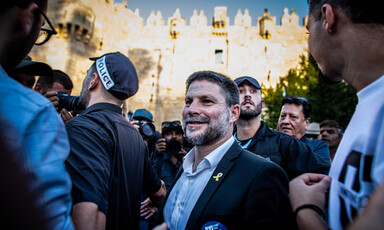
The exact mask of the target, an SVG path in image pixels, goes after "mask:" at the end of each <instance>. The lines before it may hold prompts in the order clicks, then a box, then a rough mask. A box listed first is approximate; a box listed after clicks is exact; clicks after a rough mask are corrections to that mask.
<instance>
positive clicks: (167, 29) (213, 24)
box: [31, 0, 308, 128]
mask: <svg viewBox="0 0 384 230" xmlns="http://www.w3.org/2000/svg"><path fill="white" fill-rule="evenodd" d="M127 7H129V5H127V4H126V2H124V3H119V4H113V3H112V0H111V1H110V0H51V1H49V11H48V16H49V17H50V18H52V21H53V22H54V24H55V27H56V28H57V30H58V32H59V34H58V35H57V36H55V37H53V38H51V40H50V41H49V42H48V43H47V44H45V45H44V46H41V47H34V49H33V50H32V52H31V56H32V58H33V59H34V60H36V61H43V62H46V63H48V64H50V65H51V66H52V67H53V68H55V69H61V70H63V71H65V72H66V73H68V74H69V75H70V76H71V78H72V80H73V81H74V85H75V89H74V91H73V94H74V95H78V94H79V93H80V91H81V86H82V80H83V79H84V77H85V76H86V71H87V69H88V68H89V67H90V65H91V64H92V62H91V61H90V60H89V59H88V58H89V57H95V56H99V55H102V54H104V53H107V52H114V51H120V52H121V53H123V54H125V55H127V56H128V57H129V58H130V59H131V60H132V62H133V63H134V64H135V67H136V69H137V72H138V76H139V81H140V88H139V92H138V93H137V94H136V95H135V96H134V97H132V98H130V99H128V100H127V108H128V110H130V111H132V112H133V111H134V110H136V109H138V108H146V109H148V110H150V111H151V112H152V113H153V115H154V119H155V124H156V125H157V127H158V128H160V124H161V122H162V121H165V120H181V111H182V108H183V106H184V94H185V80H186V78H187V77H188V76H189V75H190V74H192V73H193V72H195V71H199V70H214V71H218V72H222V73H224V74H227V75H228V76H230V77H231V78H233V79H234V78H236V77H239V76H242V75H249V76H253V77H255V78H256V79H258V80H259V81H260V82H262V83H264V84H265V85H270V84H274V83H275V82H276V80H277V79H278V77H279V76H284V75H285V74H286V73H287V71H288V70H289V69H290V68H293V67H296V66H297V65H298V63H299V60H300V59H299V56H300V55H302V54H304V55H306V54H307V39H308V37H307V34H306V29H305V26H300V25H299V16H298V15H297V14H296V13H295V11H294V10H292V11H291V13H289V11H288V9H287V8H285V9H284V10H283V16H282V18H281V25H277V23H276V17H274V16H271V15H270V13H269V12H268V10H267V9H266V10H265V12H264V14H263V15H262V16H261V17H258V18H257V20H255V22H254V23H253V22H252V17H251V15H249V11H248V9H245V10H244V14H243V13H242V10H241V9H239V10H238V13H237V15H236V16H235V18H234V19H233V24H231V19H230V18H229V17H228V16H227V7H225V6H219V7H215V8H214V17H213V18H212V20H208V19H207V17H206V16H205V15H204V11H202V10H201V11H200V12H199V13H198V10H197V9H196V10H194V12H193V15H192V16H190V17H189V22H187V21H186V19H185V18H184V17H183V16H182V12H180V10H179V9H176V10H175V13H174V14H173V16H171V17H169V18H168V19H164V18H163V16H162V15H161V12H160V11H157V12H156V13H155V11H153V12H152V13H151V15H150V16H149V17H148V18H147V19H146V20H144V19H143V18H142V17H140V13H139V10H138V9H136V10H135V11H132V10H130V9H128V8H127ZM144 22H146V23H144ZM305 22H306V19H304V24H305ZM268 76H269V77H270V81H268V80H267V77H268Z"/></svg>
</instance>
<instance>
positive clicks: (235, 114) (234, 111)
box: [229, 104, 240, 123]
mask: <svg viewBox="0 0 384 230" xmlns="http://www.w3.org/2000/svg"><path fill="white" fill-rule="evenodd" d="M239 116H240V105H238V104H236V105H232V106H231V111H230V117H229V122H230V123H234V122H236V121H237V119H239Z"/></svg>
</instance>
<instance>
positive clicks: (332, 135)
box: [319, 120, 344, 162]
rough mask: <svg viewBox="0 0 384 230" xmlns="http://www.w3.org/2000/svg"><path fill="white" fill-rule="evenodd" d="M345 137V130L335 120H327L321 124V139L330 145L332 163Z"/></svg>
mask: <svg viewBox="0 0 384 230" xmlns="http://www.w3.org/2000/svg"><path fill="white" fill-rule="evenodd" d="M343 135H344V128H343V127H342V126H341V125H340V124H339V122H337V121H334V120H325V121H322V122H321V123H320V136H319V139H320V140H322V141H324V142H325V143H326V144H327V145H328V148H329V154H330V158H331V162H332V161H333V158H335V154H336V150H337V147H339V144H340V141H341V138H343Z"/></svg>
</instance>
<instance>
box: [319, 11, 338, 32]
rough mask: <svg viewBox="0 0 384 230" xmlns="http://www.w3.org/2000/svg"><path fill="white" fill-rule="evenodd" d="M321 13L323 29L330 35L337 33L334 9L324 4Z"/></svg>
mask: <svg viewBox="0 0 384 230" xmlns="http://www.w3.org/2000/svg"><path fill="white" fill-rule="evenodd" d="M321 13H322V15H323V20H324V21H323V27H324V29H325V30H326V31H327V32H328V33H329V34H332V33H334V32H335V28H336V26H335V24H336V15H335V11H334V9H333V7H332V6H331V5H329V4H324V5H323V6H322V7H321Z"/></svg>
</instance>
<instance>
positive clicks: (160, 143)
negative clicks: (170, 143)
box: [155, 138, 167, 153]
mask: <svg viewBox="0 0 384 230" xmlns="http://www.w3.org/2000/svg"><path fill="white" fill-rule="evenodd" d="M155 149H156V151H157V152H158V153H161V152H165V151H167V143H165V139H164V138H160V139H159V140H157V142H156V145H155Z"/></svg>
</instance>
